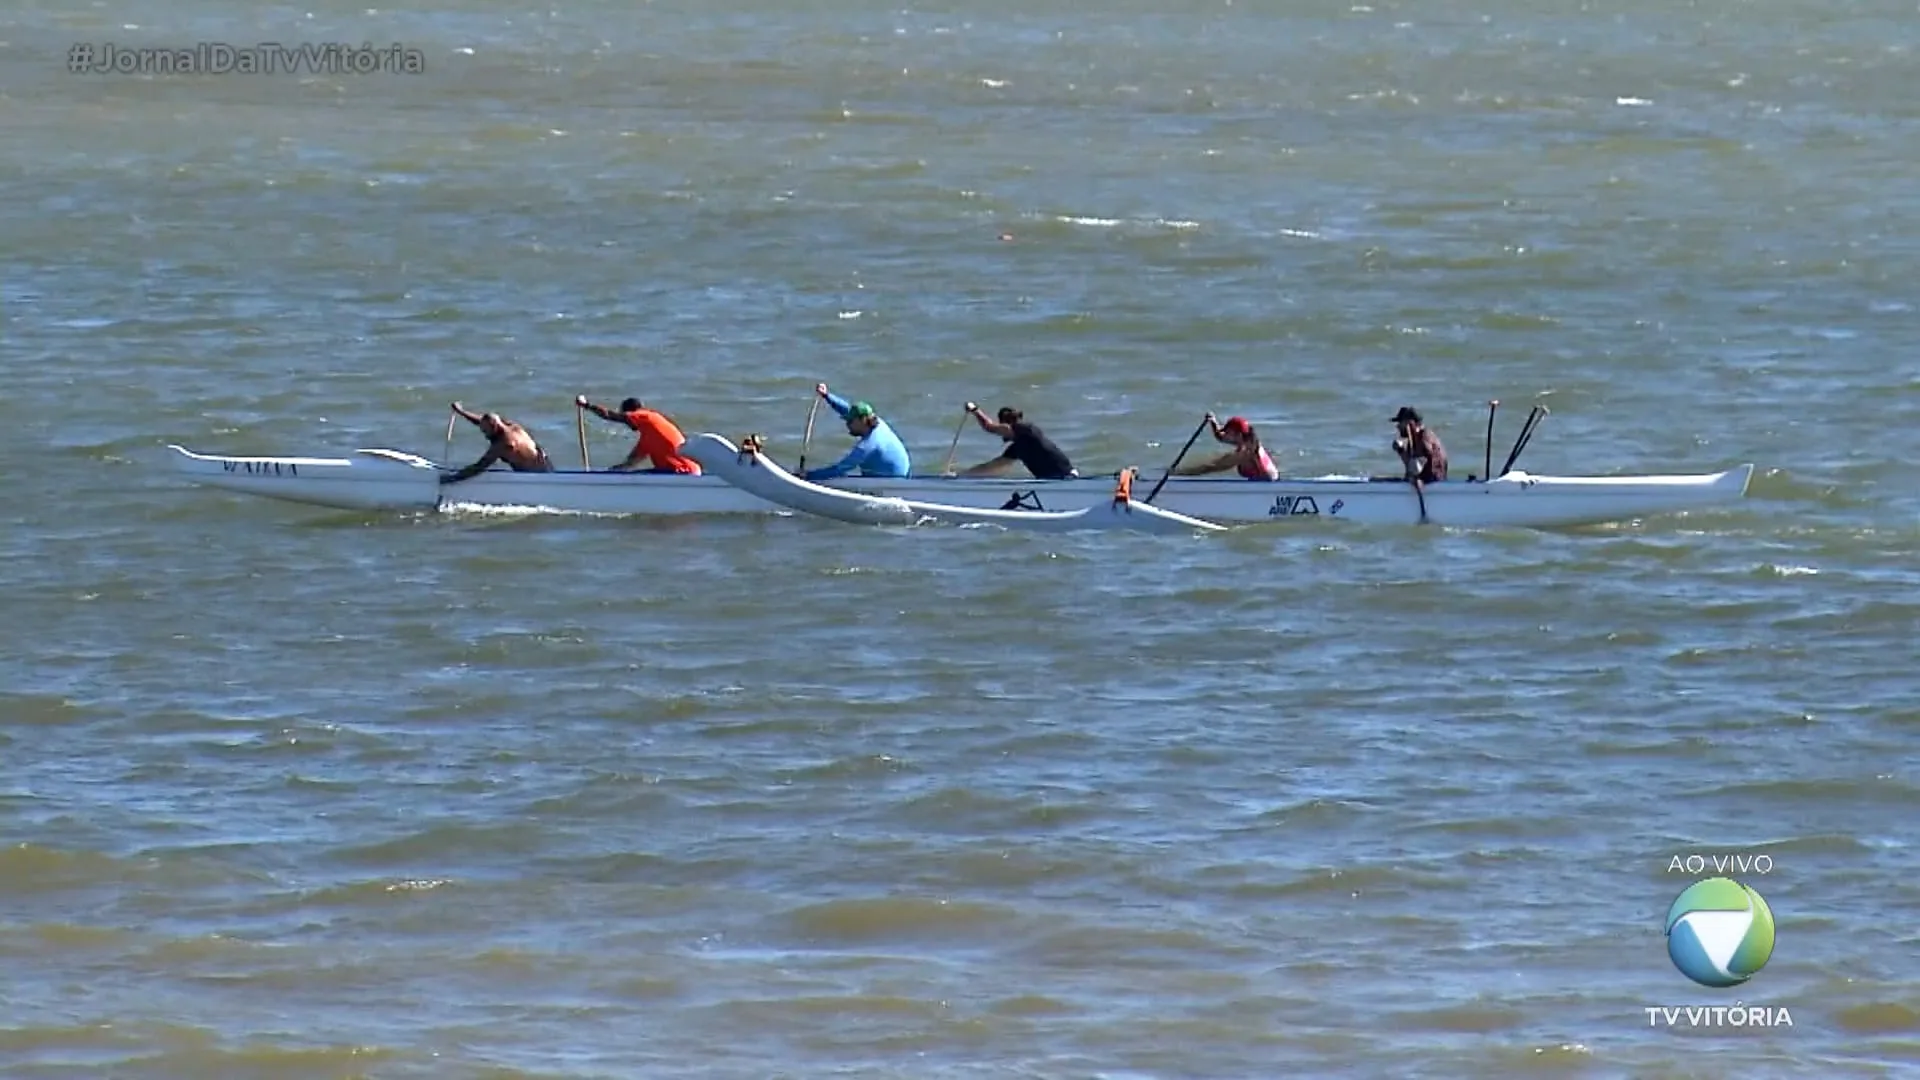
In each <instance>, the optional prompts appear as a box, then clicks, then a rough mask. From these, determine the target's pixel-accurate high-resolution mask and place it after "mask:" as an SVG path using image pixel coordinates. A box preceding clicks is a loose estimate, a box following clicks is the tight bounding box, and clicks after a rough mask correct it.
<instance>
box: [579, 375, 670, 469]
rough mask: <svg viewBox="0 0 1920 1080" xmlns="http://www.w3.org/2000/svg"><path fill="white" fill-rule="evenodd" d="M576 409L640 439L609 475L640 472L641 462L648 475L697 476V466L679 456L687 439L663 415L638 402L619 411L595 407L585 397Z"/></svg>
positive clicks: (634, 400) (624, 404)
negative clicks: (585, 411) (608, 421)
mask: <svg viewBox="0 0 1920 1080" xmlns="http://www.w3.org/2000/svg"><path fill="white" fill-rule="evenodd" d="M573 404H574V407H575V408H580V409H585V410H587V411H588V412H590V413H592V414H593V415H595V416H597V417H599V418H600V419H602V420H611V421H613V422H614V423H616V424H625V425H626V426H627V427H628V428H629V429H631V430H633V431H637V432H639V433H640V438H639V440H638V441H636V442H635V443H634V444H633V449H632V450H631V451H629V452H628V453H627V459H626V460H625V461H622V462H621V463H620V464H618V465H612V466H609V467H608V468H607V471H608V472H640V471H643V470H641V468H640V463H641V462H647V463H648V464H649V465H651V466H652V467H651V468H648V469H646V470H644V471H645V472H650V473H679V474H681V475H683V476H698V475H700V463H699V462H697V461H694V460H693V459H692V458H690V457H686V456H684V455H682V454H681V453H680V448H681V447H682V446H685V445H686V443H687V437H686V436H685V435H682V434H681V433H680V429H679V428H678V427H675V426H674V423H673V421H671V420H669V419H667V418H666V415H665V414H663V413H660V412H657V411H655V410H653V409H649V408H647V405H646V403H645V402H643V401H641V400H640V399H639V398H628V399H626V400H625V401H622V402H621V403H620V408H619V410H618V411H615V410H613V409H609V408H606V407H605V406H601V405H595V404H594V403H593V402H591V401H588V400H587V396H586V395H585V394H581V395H579V396H578V397H576V398H574V399H573Z"/></svg>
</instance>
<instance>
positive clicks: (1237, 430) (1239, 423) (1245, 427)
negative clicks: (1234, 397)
mask: <svg viewBox="0 0 1920 1080" xmlns="http://www.w3.org/2000/svg"><path fill="white" fill-rule="evenodd" d="M1220 430H1221V431H1231V432H1233V433H1234V434H1235V435H1245V434H1246V433H1247V432H1249V431H1252V430H1253V425H1252V424H1249V423H1247V418H1246V417H1244V416H1236V417H1234V418H1233V419H1231V420H1229V421H1227V422H1226V423H1224V424H1221V425H1220Z"/></svg>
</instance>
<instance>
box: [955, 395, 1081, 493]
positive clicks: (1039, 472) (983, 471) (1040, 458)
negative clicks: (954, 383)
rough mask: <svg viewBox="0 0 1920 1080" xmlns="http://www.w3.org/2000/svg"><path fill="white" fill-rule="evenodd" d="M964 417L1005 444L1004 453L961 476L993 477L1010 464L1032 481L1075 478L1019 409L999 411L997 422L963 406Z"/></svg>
mask: <svg viewBox="0 0 1920 1080" xmlns="http://www.w3.org/2000/svg"><path fill="white" fill-rule="evenodd" d="M967 415H969V416H971V417H973V418H974V419H975V420H978V421H979V422H980V430H981V431H984V432H986V433H987V434H989V435H998V436H1000V437H1001V438H1003V439H1005V440H1007V449H1006V452H1005V453H1003V454H1001V455H1000V456H999V457H997V458H994V459H992V460H991V461H983V462H981V463H980V464H978V465H975V466H974V467H973V468H971V469H968V470H967V471H965V472H963V473H961V474H960V475H961V476H993V475H995V474H997V473H1001V472H1005V471H1006V470H1007V468H1008V467H1009V466H1011V465H1012V464H1013V463H1014V462H1016V461H1017V462H1019V463H1020V464H1022V465H1025V466H1026V467H1027V471H1028V472H1030V473H1032V474H1033V478H1034V479H1036V480H1065V479H1068V478H1070V477H1074V476H1078V475H1080V474H1079V473H1076V472H1074V471H1073V462H1071V461H1068V460H1067V455H1066V454H1064V453H1062V452H1061V451H1060V448H1059V447H1058V446H1055V445H1053V440H1052V439H1049V438H1047V435H1046V433H1045V432H1043V431H1041V430H1040V429H1039V428H1038V427H1035V426H1034V425H1033V424H1032V423H1029V422H1028V421H1027V419H1026V418H1025V417H1024V416H1022V415H1021V413H1020V410H1019V409H1012V408H1007V409H1001V410H1000V415H999V417H998V422H995V421H994V420H989V419H987V414H986V413H984V412H981V411H980V406H978V405H975V404H974V403H973V402H971V401H969V402H967Z"/></svg>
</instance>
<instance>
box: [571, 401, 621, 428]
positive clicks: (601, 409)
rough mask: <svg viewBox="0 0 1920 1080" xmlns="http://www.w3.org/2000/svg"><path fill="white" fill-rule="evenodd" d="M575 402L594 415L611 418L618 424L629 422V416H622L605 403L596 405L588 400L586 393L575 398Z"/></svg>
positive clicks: (606, 418) (603, 418) (605, 418)
mask: <svg viewBox="0 0 1920 1080" xmlns="http://www.w3.org/2000/svg"><path fill="white" fill-rule="evenodd" d="M573 403H574V405H575V406H577V407H579V408H582V409H585V410H587V411H588V412H590V413H592V414H593V415H595V416H597V417H599V418H600V419H602V420H611V421H613V422H614V423H616V424H625V423H626V422H627V418H626V417H625V416H622V415H621V414H619V413H617V412H614V411H613V410H612V409H609V408H607V407H606V406H604V405H595V404H594V403H593V402H591V401H588V400H587V396H586V395H585V394H581V395H580V396H578V397H576V398H574V399H573ZM628 426H629V427H631V426H632V425H628Z"/></svg>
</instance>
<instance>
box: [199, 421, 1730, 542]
mask: <svg viewBox="0 0 1920 1080" xmlns="http://www.w3.org/2000/svg"><path fill="white" fill-rule="evenodd" d="M1545 415H1546V410H1545V409H1544V408H1540V407H1538V406H1536V407H1535V409H1534V411H1533V413H1532V414H1530V415H1529V416H1528V418H1527V424H1526V427H1525V428H1524V429H1523V430H1522V433H1521V435H1520V437H1519V438H1518V439H1517V440H1516V442H1515V444H1514V447H1513V451H1512V453H1510V454H1509V455H1508V456H1507V460H1506V464H1505V465H1503V466H1502V468H1501V471H1500V472H1499V473H1498V474H1497V475H1494V474H1493V471H1492V469H1491V468H1490V467H1489V468H1488V469H1487V474H1488V475H1493V479H1481V478H1477V477H1471V476H1470V477H1468V478H1466V479H1464V480H1445V481H1441V482H1439V483H1433V484H1426V485H1423V486H1422V489H1421V490H1418V491H1416V489H1415V488H1414V487H1413V485H1410V484H1408V483H1407V481H1406V480H1404V479H1402V478H1400V477H1364V476H1324V477H1316V478H1312V479H1299V478H1282V479H1279V480H1245V479H1240V478H1238V477H1230V478H1213V477H1197V478H1190V477H1172V478H1171V479H1167V478H1162V479H1161V480H1160V481H1159V482H1158V483H1156V484H1155V486H1154V488H1153V490H1152V492H1151V493H1150V494H1149V495H1148V496H1147V497H1145V498H1144V499H1134V500H1130V501H1132V502H1133V503H1134V505H1135V509H1136V510H1138V509H1142V508H1146V509H1152V510H1164V511H1167V512H1169V513H1170V514H1172V515H1175V516H1178V517H1184V518H1188V519H1198V521H1199V522H1201V523H1203V524H1204V523H1208V522H1212V523H1224V524H1248V523H1254V522H1275V521H1289V522H1294V523H1297V524H1304V523H1307V522H1312V521H1318V520H1322V519H1333V520H1338V521H1355V522H1360V523H1362V524H1371V525H1414V524H1418V523H1419V522H1420V520H1421V512H1422V509H1423V507H1424V510H1425V514H1426V519H1427V520H1428V521H1429V522H1430V523H1432V524H1435V525H1443V526H1464V527H1502V526H1511V527H1520V528H1559V527H1569V526H1579V525H1597V524H1605V523H1609V522H1618V521H1630V520H1634V519H1638V518H1644V517H1650V516H1654V515H1660V514H1671V513H1681V512H1686V511H1692V510H1700V509H1705V508H1708V507H1711V506H1716V505H1723V504H1727V503H1733V502H1738V501H1739V500H1740V499H1742V498H1744V497H1745V496H1746V493H1747V487H1748V485H1749V484H1750V483H1751V482H1752V479H1753V468H1754V467H1753V466H1752V465H1751V464H1744V465H1737V466H1735V467H1733V468H1731V469H1727V470H1725V471H1723V472H1716V473H1702V474H1691V475H1644V476H1533V475H1530V474H1528V473H1525V472H1518V471H1515V470H1514V469H1513V463H1514V461H1515V460H1517V459H1518V457H1519V455H1520V452H1521V451H1522V450H1524V449H1525V448H1526V445H1527V442H1528V441H1529V440H1531V438H1532V436H1533V432H1534V430H1535V429H1536V427H1537V424H1538V420H1539V418H1542V417H1544V416H1545ZM1487 427H1488V433H1489V441H1488V446H1487V464H1488V466H1491V464H1492V443H1491V433H1492V427H1493V424H1492V418H1491V415H1490V416H1489V418H1488V425H1487ZM688 446H689V452H691V450H692V449H695V448H700V449H701V452H702V453H720V454H721V456H722V458H724V457H726V455H728V454H731V455H733V457H734V458H735V459H737V458H738V454H739V448H738V447H735V446H734V445H733V444H732V443H731V442H730V441H728V440H726V439H724V438H722V437H721V436H718V435H702V436H697V437H695V438H692V439H689V440H688ZM722 447H726V448H729V449H727V450H725V451H724V452H722V451H721V448H722ZM169 449H170V450H171V451H172V452H173V455H174V456H173V462H174V465H175V468H176V469H177V470H178V471H179V472H181V473H183V474H185V476H186V477H187V479H189V480H191V481H193V482H195V483H197V484H201V485H204V486H207V487H212V488H218V489H221V490H225V491H231V492H239V493H244V494H249V495H259V496H264V497H267V498H273V499H281V500H285V501H288V502H295V503H305V504H309V505H313V506H323V507H332V508H337V509H342V510H363V511H365V510H372V511H406V510H413V511H419V510H433V509H436V508H443V507H445V508H453V507H464V506H472V507H500V508H518V509H532V510H546V511H551V512H556V513H591V514H623V515H624V514H631V515H649V516H651V515H687V514H765V513H776V512H779V511H781V510H783V509H787V510H792V509H796V508H795V507H792V506H786V505H783V504H781V503H779V502H778V501H775V500H772V499H769V498H768V497H767V496H766V495H764V494H761V493H760V490H759V489H758V488H757V487H756V486H755V485H757V484H758V483H759V482H760V480H761V479H764V478H756V480H755V481H754V483H753V484H749V485H748V486H746V487H743V486H740V484H739V483H736V482H735V481H737V480H740V479H741V478H742V476H744V474H741V475H736V476H732V477H731V478H730V477H729V476H728V475H719V474H717V473H715V472H714V471H713V470H712V469H709V471H708V472H707V473H706V474H705V475H700V476H684V475H676V474H663V473H638V472H589V471H587V470H584V469H581V470H560V471H556V472H545V473H518V472H512V471H509V470H507V469H504V468H498V467H496V468H495V469H493V470H490V471H488V472H484V473H482V474H480V475H479V476H476V477H474V478H472V479H470V480H466V481H462V482H461V483H458V484H452V485H446V484H442V483H441V476H442V470H443V466H442V465H440V464H437V463H435V462H433V461H430V460H428V459H426V458H423V457H420V456H418V455H415V454H409V453H404V452H402V451H399V450H388V449H363V450H355V451H354V452H353V453H352V454H350V455H347V456H342V457H317V456H316V457H224V456H218V455H211V454H199V453H195V452H193V451H191V450H188V449H186V448H185V447H181V446H170V447H169ZM759 453H760V455H761V456H762V457H764V451H760V452H759ZM769 463H770V462H769ZM702 467H703V468H707V466H706V463H705V462H703V463H702ZM781 472H782V473H783V474H784V473H785V470H781ZM787 475H788V478H789V479H792V480H794V481H795V482H796V483H799V484H805V485H806V487H807V488H808V489H818V490H820V491H829V492H838V493H841V494H846V495H851V496H854V497H856V498H864V499H865V500H875V499H879V500H889V499H891V500H900V501H903V502H905V503H907V504H910V505H911V504H920V505H923V506H935V507H942V508H945V509H946V510H947V511H948V512H949V513H950V514H951V513H952V512H953V511H962V510H973V511H994V512H1008V513H1021V512H1026V513H1040V514H1058V513H1063V512H1065V513H1071V512H1074V511H1081V510H1088V509H1092V508H1097V507H1102V506H1111V504H1112V503H1113V495H1114V481H1113V479H1112V478H1111V477H1081V478H1075V479H1070V480H1031V479H1019V478H1008V477H991V478H985V477H983V478H971V477H968V478H962V477H948V476H912V477H901V478H887V479H882V478H875V477H844V478H839V479H835V480H831V481H829V482H827V483H826V484H810V483H807V482H806V481H801V480H799V479H798V478H796V477H792V476H791V474H787ZM765 490H767V491H776V490H778V491H781V493H782V494H783V496H784V497H790V498H792V497H797V496H795V495H794V492H793V490H792V489H778V488H775V487H771V486H769V487H767V488H766V489H765ZM805 494H806V495H807V499H806V500H803V501H807V502H808V506H807V508H806V511H805V512H808V513H821V512H822V511H821V510H818V509H814V508H813V507H814V506H827V505H837V506H841V507H844V506H846V505H849V504H845V503H840V504H830V503H828V502H815V501H813V500H816V499H818V498H819V496H818V493H817V492H816V491H807V492H805ZM829 516H831V515H829ZM933 516H936V517H937V515H933Z"/></svg>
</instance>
